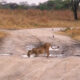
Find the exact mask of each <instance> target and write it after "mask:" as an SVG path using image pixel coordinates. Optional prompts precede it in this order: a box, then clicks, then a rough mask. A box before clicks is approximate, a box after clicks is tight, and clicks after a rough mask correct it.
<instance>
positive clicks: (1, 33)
mask: <svg viewBox="0 0 80 80" xmlns="http://www.w3.org/2000/svg"><path fill="white" fill-rule="evenodd" d="M7 35H8V34H7V33H6V32H3V31H0V43H2V41H3V39H4V38H5V37H6V36H7Z"/></svg>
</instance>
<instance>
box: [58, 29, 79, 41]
mask: <svg viewBox="0 0 80 80" xmlns="http://www.w3.org/2000/svg"><path fill="white" fill-rule="evenodd" d="M59 34H62V35H67V36H70V37H71V38H73V39H75V40H78V41H80V28H79V29H76V28H74V29H72V30H71V29H70V28H67V29H66V30H65V31H61V32H59Z"/></svg>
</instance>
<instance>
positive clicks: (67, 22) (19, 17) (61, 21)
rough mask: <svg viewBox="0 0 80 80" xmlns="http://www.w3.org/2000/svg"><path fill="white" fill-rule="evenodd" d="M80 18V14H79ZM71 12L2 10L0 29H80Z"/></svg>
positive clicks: (79, 21)
mask: <svg viewBox="0 0 80 80" xmlns="http://www.w3.org/2000/svg"><path fill="white" fill-rule="evenodd" d="M78 17H79V18H80V12H78ZM79 26H80V20H78V21H75V20H74V17H73V12H72V11H70V10H58V11H54V10H52V11H46V10H44V11H41V10H10V9H0V28H3V29H26V28H46V27H79Z"/></svg>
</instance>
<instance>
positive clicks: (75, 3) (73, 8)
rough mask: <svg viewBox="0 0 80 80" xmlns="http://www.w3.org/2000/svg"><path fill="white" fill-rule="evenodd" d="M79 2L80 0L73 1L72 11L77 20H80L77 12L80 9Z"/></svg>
mask: <svg viewBox="0 0 80 80" xmlns="http://www.w3.org/2000/svg"><path fill="white" fill-rule="evenodd" d="M79 2H80V0H71V6H72V10H73V13H74V19H75V20H77V19H78V17H77V10H78V7H79Z"/></svg>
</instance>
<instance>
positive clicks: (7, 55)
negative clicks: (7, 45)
mask: <svg viewBox="0 0 80 80" xmlns="http://www.w3.org/2000/svg"><path fill="white" fill-rule="evenodd" d="M10 55H11V54H0V56H10Z"/></svg>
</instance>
